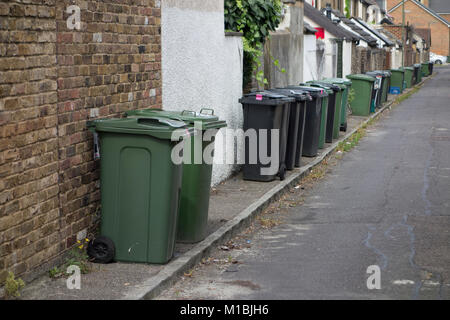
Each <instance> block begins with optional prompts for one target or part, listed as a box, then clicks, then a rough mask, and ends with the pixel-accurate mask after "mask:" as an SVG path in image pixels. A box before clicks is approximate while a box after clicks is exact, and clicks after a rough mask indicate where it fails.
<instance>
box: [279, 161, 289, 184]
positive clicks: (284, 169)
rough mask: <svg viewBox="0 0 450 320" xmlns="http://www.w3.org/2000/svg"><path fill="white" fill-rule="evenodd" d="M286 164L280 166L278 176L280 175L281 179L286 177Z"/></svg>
mask: <svg viewBox="0 0 450 320" xmlns="http://www.w3.org/2000/svg"><path fill="white" fill-rule="evenodd" d="M286 170H287V169H286V165H285V164H284V163H283V164H282V165H281V166H280V171H278V176H279V177H280V180H281V181H283V180H284V179H286Z"/></svg>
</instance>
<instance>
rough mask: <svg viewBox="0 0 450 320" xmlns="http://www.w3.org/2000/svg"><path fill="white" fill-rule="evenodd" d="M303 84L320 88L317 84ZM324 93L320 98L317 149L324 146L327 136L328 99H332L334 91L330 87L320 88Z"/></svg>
mask: <svg viewBox="0 0 450 320" xmlns="http://www.w3.org/2000/svg"><path fill="white" fill-rule="evenodd" d="M305 86H310V87H312V88H317V89H318V88H320V87H318V86H313V85H311V84H307V85H305ZM321 89H322V90H323V91H324V92H325V93H326V95H324V96H323V98H322V113H321V116H320V135H319V149H323V148H324V147H325V142H326V137H327V129H328V128H327V122H328V110H329V105H330V99H334V92H333V90H331V89H323V88H321Z"/></svg>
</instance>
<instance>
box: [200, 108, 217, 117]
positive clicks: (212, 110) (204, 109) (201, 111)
mask: <svg viewBox="0 0 450 320" xmlns="http://www.w3.org/2000/svg"><path fill="white" fill-rule="evenodd" d="M203 111H209V112H210V113H209V115H211V116H213V115H214V109H211V108H202V109H201V110H200V113H201V114H208V113H204V112H203Z"/></svg>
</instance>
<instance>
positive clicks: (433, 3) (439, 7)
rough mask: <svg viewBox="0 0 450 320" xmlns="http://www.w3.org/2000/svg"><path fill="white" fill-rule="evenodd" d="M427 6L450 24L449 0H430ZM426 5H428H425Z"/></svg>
mask: <svg viewBox="0 0 450 320" xmlns="http://www.w3.org/2000/svg"><path fill="white" fill-rule="evenodd" d="M428 2H429V4H428V5H427V6H428V7H429V8H430V9H431V10H433V11H434V12H436V13H437V14H438V15H440V16H441V17H442V18H444V19H445V20H447V21H448V22H450V1H448V0H428ZM425 5H426V4H425Z"/></svg>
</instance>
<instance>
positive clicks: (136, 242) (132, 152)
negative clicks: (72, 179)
mask: <svg viewBox="0 0 450 320" xmlns="http://www.w3.org/2000/svg"><path fill="white" fill-rule="evenodd" d="M88 128H90V130H91V131H93V132H94V144H95V150H98V148H99V149H100V151H99V154H100V182H101V205H102V209H101V210H102V211H101V213H102V221H101V236H100V237H97V238H95V239H94V240H92V241H91V242H90V243H89V246H88V254H89V256H90V257H91V258H92V259H93V261H95V262H101V263H108V262H111V261H112V260H113V259H115V260H117V261H126V262H142V263H156V264H164V263H167V262H168V261H169V260H170V259H171V258H172V256H173V252H174V247H175V239H176V229H177V221H178V209H179V205H180V191H181V179H182V172H183V170H182V166H181V165H179V164H176V163H174V162H173V161H172V150H173V148H174V147H175V146H177V145H178V143H180V141H182V140H183V139H185V138H187V137H188V136H190V135H192V134H194V130H193V129H191V128H189V127H187V126H186V123H184V122H182V121H177V120H170V119H166V118H158V117H152V118H140V117H137V118H124V119H104V120H95V121H91V122H88ZM174 137H177V139H179V140H178V141H176V140H175V139H174ZM96 141H98V142H99V144H97V143H95V142H96ZM96 154H97V152H96Z"/></svg>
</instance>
